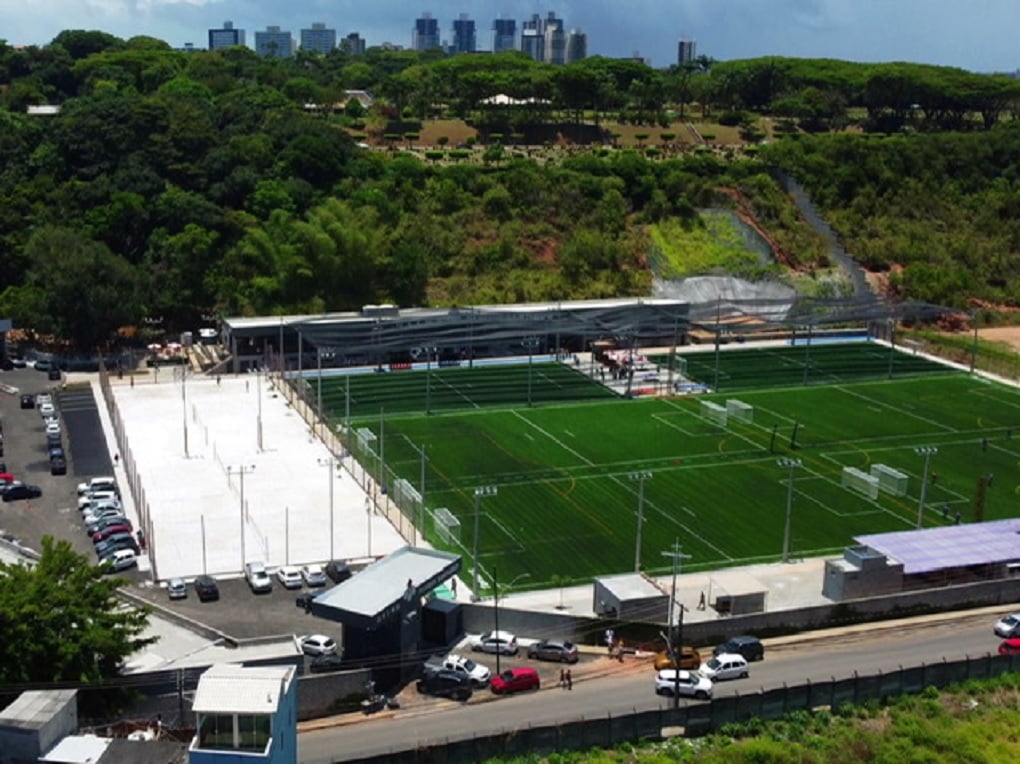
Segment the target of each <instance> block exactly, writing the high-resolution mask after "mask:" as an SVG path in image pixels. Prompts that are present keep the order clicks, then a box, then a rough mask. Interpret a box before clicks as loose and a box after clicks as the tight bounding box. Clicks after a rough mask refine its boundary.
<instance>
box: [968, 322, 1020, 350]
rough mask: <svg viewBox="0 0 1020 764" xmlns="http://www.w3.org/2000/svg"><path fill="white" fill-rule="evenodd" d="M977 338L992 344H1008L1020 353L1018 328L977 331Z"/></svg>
mask: <svg viewBox="0 0 1020 764" xmlns="http://www.w3.org/2000/svg"><path fill="white" fill-rule="evenodd" d="M978 336H979V337H980V338H981V339H983V340H991V341H992V342H1008V343H1009V344H1010V346H1011V347H1012V348H1013V349H1014V350H1016V351H1020V326H996V327H992V328H990V329H978Z"/></svg>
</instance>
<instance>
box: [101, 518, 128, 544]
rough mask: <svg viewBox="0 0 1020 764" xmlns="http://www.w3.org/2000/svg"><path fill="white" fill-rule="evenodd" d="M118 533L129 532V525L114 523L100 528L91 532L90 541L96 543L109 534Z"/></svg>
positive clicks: (103, 539)
mask: <svg viewBox="0 0 1020 764" xmlns="http://www.w3.org/2000/svg"><path fill="white" fill-rule="evenodd" d="M118 533H131V526H130V525H128V524H127V523H114V524H112V525H107V526H106V527H104V528H100V529H99V530H96V531H94V532H93V533H92V543H93V544H98V543H99V542H100V541H105V540H106V539H108V538H110V536H116V535H117V534H118Z"/></svg>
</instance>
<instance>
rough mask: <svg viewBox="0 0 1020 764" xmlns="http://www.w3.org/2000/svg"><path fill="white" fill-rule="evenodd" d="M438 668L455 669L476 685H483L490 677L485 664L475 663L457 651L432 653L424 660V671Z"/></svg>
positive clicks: (490, 674)
mask: <svg viewBox="0 0 1020 764" xmlns="http://www.w3.org/2000/svg"><path fill="white" fill-rule="evenodd" d="M440 669H447V670H449V671H456V672H457V673H458V674H463V675H464V676H466V677H467V678H468V679H470V680H471V682H472V683H474V685H475V686H477V687H484V686H485V685H487V684H488V683H489V679H490V678H491V677H492V672H490V671H489V669H488V667H487V666H483V665H482V664H480V663H475V662H474V661H473V660H471V659H470V658H465V657H464V656H463V655H458V654H457V653H450V654H449V655H445V656H443V655H434V656H432V657H431V658H429V659H428V660H427V661H425V670H426V671H438V670H440Z"/></svg>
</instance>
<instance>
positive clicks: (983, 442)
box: [981, 438, 988, 451]
mask: <svg viewBox="0 0 1020 764" xmlns="http://www.w3.org/2000/svg"><path fill="white" fill-rule="evenodd" d="M981 450H982V451H987V450H988V438H981Z"/></svg>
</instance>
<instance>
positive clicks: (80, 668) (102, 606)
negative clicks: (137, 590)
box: [0, 536, 156, 684]
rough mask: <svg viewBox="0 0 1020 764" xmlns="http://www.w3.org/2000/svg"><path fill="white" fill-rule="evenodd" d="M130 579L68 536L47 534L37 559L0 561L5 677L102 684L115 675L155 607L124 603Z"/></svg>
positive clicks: (143, 640) (0, 664)
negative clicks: (112, 573)
mask: <svg viewBox="0 0 1020 764" xmlns="http://www.w3.org/2000/svg"><path fill="white" fill-rule="evenodd" d="M126 583H127V581H126V580H124V579H122V578H113V577H108V576H106V575H105V573H104V570H103V569H102V568H100V567H97V566H95V565H92V564H90V562H89V560H88V559H87V558H86V557H85V556H83V555H81V554H78V553H77V552H75V551H74V550H73V549H72V548H71V544H70V543H69V542H68V541H63V540H61V541H56V540H54V539H53V538H52V537H50V536H46V537H44V538H43V540H42V555H41V557H40V559H39V564H38V565H36V566H35V567H34V568H33V567H28V566H22V565H17V564H8V563H0V612H2V613H3V614H4V639H2V640H0V682H3V683H5V684H10V683H23V682H98V681H100V680H103V679H106V678H109V677H114V676H116V675H117V673H118V669H119V667H120V665H121V663H122V662H123V661H124V659H125V658H127V657H128V656H129V655H131V654H132V653H134V652H136V651H137V650H139V649H141V648H143V647H145V646H147V645H150V644H152V643H153V642H155V641H156V638H155V637H142V636H141V635H142V633H143V632H144V630H145V629H146V627H147V626H148V621H149V611H148V610H147V609H140V608H135V607H130V608H128V607H124V606H123V603H122V602H121V601H120V600H119V599H118V598H117V596H116V594H117V590H118V589H120V588H121V587H122V586H124V585H125V584H126Z"/></svg>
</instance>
